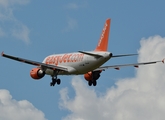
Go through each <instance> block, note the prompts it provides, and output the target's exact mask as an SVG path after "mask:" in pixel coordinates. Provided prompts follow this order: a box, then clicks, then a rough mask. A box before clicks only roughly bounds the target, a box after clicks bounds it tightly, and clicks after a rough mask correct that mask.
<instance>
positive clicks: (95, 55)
mask: <svg viewBox="0 0 165 120" xmlns="http://www.w3.org/2000/svg"><path fill="white" fill-rule="evenodd" d="M78 52H80V53H83V54H86V55H90V56H94V57H103V56H102V55H99V54H94V53H91V52H84V51H78Z"/></svg>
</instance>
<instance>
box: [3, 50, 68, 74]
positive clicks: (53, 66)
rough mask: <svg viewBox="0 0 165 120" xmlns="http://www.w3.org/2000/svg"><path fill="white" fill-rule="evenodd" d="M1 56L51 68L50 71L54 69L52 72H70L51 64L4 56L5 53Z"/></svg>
mask: <svg viewBox="0 0 165 120" xmlns="http://www.w3.org/2000/svg"><path fill="white" fill-rule="evenodd" d="M1 55H2V57H6V58H9V59H12V60H16V61H19V62H23V63H27V64H30V65H35V66H40V67H43V68H49V69H52V70H61V71H68V69H67V68H65V67H60V66H55V65H49V64H45V63H42V62H36V61H32V60H28V59H24V58H19V57H15V56H11V55H7V54H4V52H2V54H1Z"/></svg>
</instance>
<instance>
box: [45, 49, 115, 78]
mask: <svg viewBox="0 0 165 120" xmlns="http://www.w3.org/2000/svg"><path fill="white" fill-rule="evenodd" d="M88 53H91V54H96V55H100V56H102V57H96V56H91V55H87V54H84V53H80V52H74V53H66V54H54V55H49V56H47V57H46V58H45V59H44V60H43V63H45V64H49V65H56V66H60V67H66V68H67V69H68V72H63V71H61V72H59V75H73V74H75V75H78V74H85V73H87V72H89V71H92V70H94V69H96V68H98V67H100V66H101V65H103V64H104V63H105V62H106V61H108V60H109V59H110V58H111V56H112V54H111V53H110V52H103V51H99V52H96V51H91V52H88ZM45 73H46V74H48V75H53V74H54V71H53V70H52V69H46V71H45Z"/></svg>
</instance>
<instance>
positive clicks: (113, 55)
mask: <svg viewBox="0 0 165 120" xmlns="http://www.w3.org/2000/svg"><path fill="white" fill-rule="evenodd" d="M135 55H138V54H125V55H113V56H112V58H113V57H126V56H135Z"/></svg>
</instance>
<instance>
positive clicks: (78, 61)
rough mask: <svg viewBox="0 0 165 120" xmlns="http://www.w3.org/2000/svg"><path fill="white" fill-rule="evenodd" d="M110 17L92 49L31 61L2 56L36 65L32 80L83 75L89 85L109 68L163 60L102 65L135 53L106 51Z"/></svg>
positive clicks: (137, 65) (55, 81)
mask: <svg viewBox="0 0 165 120" xmlns="http://www.w3.org/2000/svg"><path fill="white" fill-rule="evenodd" d="M110 23H111V19H110V18H108V19H107V20H106V22H105V24H104V27H103V30H102V33H101V37H100V39H99V41H98V44H97V46H96V48H95V50H93V51H78V52H73V53H64V54H53V55H49V56H47V57H46V58H45V59H44V60H43V62H37V61H32V60H28V59H24V58H20V57H15V56H11V55H7V54H5V53H4V52H2V54H1V55H2V57H6V58H9V59H12V60H16V61H19V62H23V63H27V64H30V65H34V66H36V67H35V68H33V69H32V70H31V71H30V76H31V77H32V78H33V79H34V80H39V79H41V78H43V77H44V76H45V75H50V76H51V77H52V81H51V82H50V86H55V84H57V85H60V83H61V80H60V79H59V78H58V77H57V76H58V75H83V74H84V78H85V80H86V81H87V82H88V85H89V86H92V85H93V86H96V85H97V80H98V79H99V77H100V74H101V72H102V71H105V70H106V69H109V68H114V69H116V70H119V69H120V68H121V67H127V66H133V67H136V68H138V67H139V66H140V65H148V64H155V63H159V62H163V63H164V59H163V60H159V61H151V62H142V63H135V64H122V65H111V66H102V65H103V64H104V63H106V62H107V61H108V60H110V59H111V58H116V57H125V56H134V55H137V54H124V55H113V54H112V53H111V52H108V51H107V50H108V39H109V31H110Z"/></svg>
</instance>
